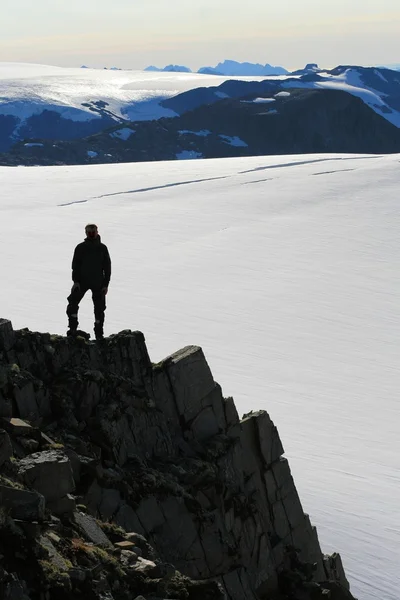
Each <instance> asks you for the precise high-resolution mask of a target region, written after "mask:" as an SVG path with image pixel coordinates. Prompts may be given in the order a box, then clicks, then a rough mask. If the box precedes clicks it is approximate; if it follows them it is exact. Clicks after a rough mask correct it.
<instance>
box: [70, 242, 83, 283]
mask: <svg viewBox="0 0 400 600" xmlns="http://www.w3.org/2000/svg"><path fill="white" fill-rule="evenodd" d="M81 263H82V257H81V252H80V248H79V246H77V247H76V248H75V252H74V256H73V258H72V281H73V282H74V283H80V277H81Z"/></svg>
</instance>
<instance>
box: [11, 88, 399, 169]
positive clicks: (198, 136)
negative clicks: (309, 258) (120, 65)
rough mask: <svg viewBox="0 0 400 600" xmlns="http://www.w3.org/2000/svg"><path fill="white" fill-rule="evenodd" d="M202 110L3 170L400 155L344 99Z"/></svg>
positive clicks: (46, 150) (49, 146)
mask: <svg viewBox="0 0 400 600" xmlns="http://www.w3.org/2000/svg"><path fill="white" fill-rule="evenodd" d="M285 93H286V94H288V95H285V96H281V95H278V96H275V97H271V96H272V94H271V93H269V94H267V95H268V96H269V97H268V98H266V99H265V100H266V101H265V102H260V101H259V94H257V95H256V98H258V100H257V101H256V102H254V94H253V95H251V96H248V97H245V98H241V99H229V98H228V99H224V100H220V101H219V102H217V103H215V104H211V105H206V106H201V107H200V108H197V109H196V110H193V111H190V112H188V113H185V114H184V115H182V116H181V117H177V118H173V119H160V120H159V121H152V122H143V121H142V122H137V123H132V124H130V126H129V127H126V126H125V127H124V128H123V129H121V126H120V127H119V128H114V129H112V130H107V131H106V132H103V133H99V134H97V135H93V136H90V137H88V138H85V139H82V140H71V141H68V142H58V143H57V144H56V145H55V144H54V142H53V141H46V140H39V141H36V143H37V144H39V145H35V146H33V147H31V146H28V147H27V146H25V145H24V143H23V142H20V143H18V144H16V145H15V146H14V148H13V149H12V151H11V152H10V153H8V154H4V155H2V156H1V155H0V164H9V165H12V164H27V165H29V164H89V163H104V162H136V161H149V160H174V159H176V158H201V157H202V158H215V157H229V156H255V155H267V154H297V153H299V154H306V153H318V152H329V153H331V152H339V153H379V154H381V153H391V152H400V129H398V128H397V127H395V126H394V125H392V124H391V123H389V122H388V121H386V120H385V119H384V118H383V117H381V116H379V115H378V114H377V113H375V112H374V111H373V110H372V109H371V108H369V107H368V106H367V105H366V104H364V102H363V101H362V100H360V99H359V98H357V97H355V96H352V95H350V94H347V93H345V92H342V91H334V90H326V89H321V90H309V89H295V90H290V91H286V92H285Z"/></svg>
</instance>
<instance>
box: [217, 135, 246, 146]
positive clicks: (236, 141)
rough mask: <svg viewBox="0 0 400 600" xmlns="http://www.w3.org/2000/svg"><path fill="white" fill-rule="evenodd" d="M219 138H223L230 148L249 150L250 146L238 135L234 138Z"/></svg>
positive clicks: (223, 136)
mask: <svg viewBox="0 0 400 600" xmlns="http://www.w3.org/2000/svg"><path fill="white" fill-rule="evenodd" d="M219 137H220V138H222V139H223V141H224V142H225V143H226V144H229V145H230V146H235V147H236V148H247V146H248V144H246V142H244V141H243V140H241V139H240V137H238V136H237V135H234V136H233V137H231V136H229V135H220V136H219Z"/></svg>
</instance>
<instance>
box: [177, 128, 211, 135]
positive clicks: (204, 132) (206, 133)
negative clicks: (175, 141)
mask: <svg viewBox="0 0 400 600" xmlns="http://www.w3.org/2000/svg"><path fill="white" fill-rule="evenodd" d="M178 133H180V134H181V135H186V134H192V135H197V136H199V137H207V136H208V135H211V131H208V129H201V130H200V131H190V130H189V129H181V130H180V131H178Z"/></svg>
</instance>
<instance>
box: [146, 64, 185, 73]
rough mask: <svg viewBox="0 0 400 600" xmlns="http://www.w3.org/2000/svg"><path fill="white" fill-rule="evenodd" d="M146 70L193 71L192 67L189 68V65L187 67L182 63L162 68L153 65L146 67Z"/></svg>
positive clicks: (163, 71) (159, 71)
mask: <svg viewBox="0 0 400 600" xmlns="http://www.w3.org/2000/svg"><path fill="white" fill-rule="evenodd" d="M144 70H145V71H153V72H158V73H165V72H170V73H192V69H189V67H185V66H182V65H167V66H166V67H163V68H161V69H160V68H159V67H155V66H153V65H151V66H150V67H146V68H145V69H144Z"/></svg>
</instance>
